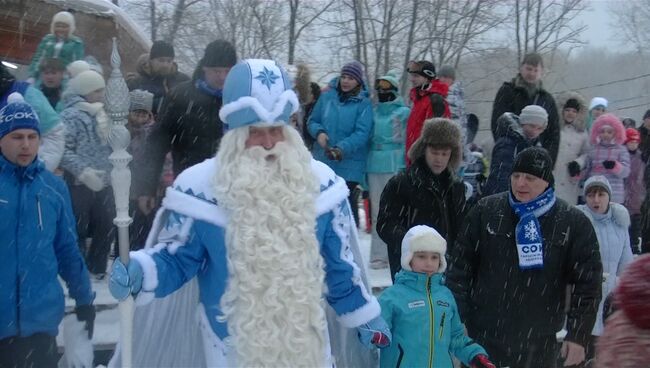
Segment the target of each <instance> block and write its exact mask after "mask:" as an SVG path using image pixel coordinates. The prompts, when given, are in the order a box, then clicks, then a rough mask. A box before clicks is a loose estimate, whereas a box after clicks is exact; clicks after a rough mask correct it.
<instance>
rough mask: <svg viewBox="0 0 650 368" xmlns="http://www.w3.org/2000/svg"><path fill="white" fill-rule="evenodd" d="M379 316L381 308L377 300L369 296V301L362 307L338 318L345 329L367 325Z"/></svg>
mask: <svg viewBox="0 0 650 368" xmlns="http://www.w3.org/2000/svg"><path fill="white" fill-rule="evenodd" d="M380 314H381V307H380V306H379V302H377V298H375V297H374V296H371V299H370V300H369V301H368V303H366V304H365V305H364V306H363V307H361V308H359V309H357V310H355V311H353V312H350V313H346V314H342V315H340V316H339V318H338V319H339V322H341V324H342V325H343V326H345V327H348V328H353V327H358V326H361V325H362V324H364V323H368V322H369V321H370V320H372V319H373V318H375V317H377V316H379V315H380Z"/></svg>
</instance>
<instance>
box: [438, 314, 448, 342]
mask: <svg viewBox="0 0 650 368" xmlns="http://www.w3.org/2000/svg"><path fill="white" fill-rule="evenodd" d="M446 315H447V312H442V318H441V319H440V333H439V335H438V339H442V331H444V328H445V317H446Z"/></svg>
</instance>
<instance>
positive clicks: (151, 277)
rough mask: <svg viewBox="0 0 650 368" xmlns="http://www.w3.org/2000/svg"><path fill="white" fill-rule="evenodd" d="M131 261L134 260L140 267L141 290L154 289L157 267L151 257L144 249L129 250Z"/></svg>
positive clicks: (156, 281) (156, 279)
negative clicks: (141, 275)
mask: <svg viewBox="0 0 650 368" xmlns="http://www.w3.org/2000/svg"><path fill="white" fill-rule="evenodd" d="M129 257H130V258H131V261H136V262H138V263H139V264H140V266H141V267H142V273H143V276H144V277H143V280H142V291H145V292H147V291H154V290H156V288H157V287H158V269H157V268H156V262H155V261H154V260H153V257H152V256H151V255H149V254H148V253H147V252H146V251H144V250H139V251H136V252H130V253H129Z"/></svg>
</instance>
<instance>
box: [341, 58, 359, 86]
mask: <svg viewBox="0 0 650 368" xmlns="http://www.w3.org/2000/svg"><path fill="white" fill-rule="evenodd" d="M341 74H347V75H349V76H350V77H352V78H354V80H356V81H357V83H359V84H360V85H363V84H364V83H363V65H361V63H360V62H358V61H352V62H349V63H347V64H345V65H343V68H341Z"/></svg>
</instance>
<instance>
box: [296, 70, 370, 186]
mask: <svg viewBox="0 0 650 368" xmlns="http://www.w3.org/2000/svg"><path fill="white" fill-rule="evenodd" d="M338 83H339V78H338V77H337V78H334V79H332V81H331V82H330V83H329V89H328V90H327V91H326V92H324V93H323V94H322V95H321V96H320V98H319V99H318V102H316V106H314V110H312V113H311V115H310V117H309V122H308V125H307V129H308V130H309V134H310V135H311V136H312V137H314V139H315V138H317V137H318V134H320V133H321V132H324V133H325V134H327V136H328V137H329V146H330V147H338V148H340V149H341V151H342V152H343V159H342V160H341V161H334V160H330V159H329V158H327V156H326V155H325V150H324V149H323V148H322V147H321V146H320V145H319V144H317V143H316V144H314V148H313V149H312V154H313V155H314V158H315V159H316V160H318V161H321V162H323V163H325V164H326V165H327V166H329V167H330V168H331V169H332V170H334V172H335V173H336V174H337V175H339V176H341V177H342V178H343V179H345V181H353V182H357V183H363V182H365V176H366V161H367V157H368V142H369V140H370V133H371V132H372V124H373V116H372V104H371V103H370V99H369V98H368V91H367V90H366V87H365V85H362V88H361V92H359V94H357V95H356V96H350V97H348V98H347V99H345V100H344V101H341V100H340V98H339V93H338V91H337V89H336V87H337V86H338Z"/></svg>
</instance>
